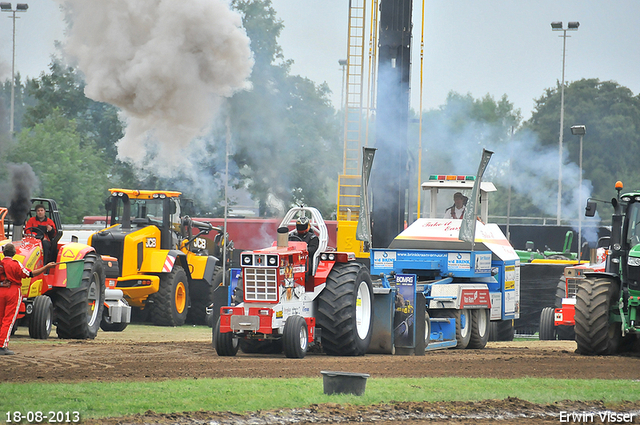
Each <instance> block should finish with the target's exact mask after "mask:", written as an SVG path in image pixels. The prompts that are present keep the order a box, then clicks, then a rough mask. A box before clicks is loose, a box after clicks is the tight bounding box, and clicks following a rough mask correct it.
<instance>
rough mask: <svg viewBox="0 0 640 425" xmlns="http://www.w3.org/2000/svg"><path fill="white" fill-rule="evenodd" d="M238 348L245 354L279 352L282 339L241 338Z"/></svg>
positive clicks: (280, 351)
mask: <svg viewBox="0 0 640 425" xmlns="http://www.w3.org/2000/svg"><path fill="white" fill-rule="evenodd" d="M240 349H241V350H242V352H243V353H245V354H280V353H282V349H283V347H282V339H241V340H240Z"/></svg>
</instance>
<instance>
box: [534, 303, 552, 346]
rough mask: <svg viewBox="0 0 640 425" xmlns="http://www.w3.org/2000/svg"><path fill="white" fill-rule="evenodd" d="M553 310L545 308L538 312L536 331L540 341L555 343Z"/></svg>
mask: <svg viewBox="0 0 640 425" xmlns="http://www.w3.org/2000/svg"><path fill="white" fill-rule="evenodd" d="M554 318H555V309H554V308H553V307H545V308H543V309H542V311H541V312H540V328H539V329H538V338H539V339H540V341H555V339H556V327H555V324H554V322H555V320H554Z"/></svg>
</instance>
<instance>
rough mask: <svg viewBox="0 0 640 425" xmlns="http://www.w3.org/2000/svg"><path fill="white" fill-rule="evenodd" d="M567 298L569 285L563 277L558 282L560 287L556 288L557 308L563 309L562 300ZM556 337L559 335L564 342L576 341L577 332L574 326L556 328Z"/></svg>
mask: <svg viewBox="0 0 640 425" xmlns="http://www.w3.org/2000/svg"><path fill="white" fill-rule="evenodd" d="M566 297H567V285H566V282H565V277H564V275H563V276H562V277H561V278H560V281H559V282H558V287H557V288H556V303H555V306H556V308H560V307H562V299H563V298H566ZM556 335H558V339H560V340H563V341H573V340H574V339H576V331H575V330H574V329H573V326H568V325H560V326H556Z"/></svg>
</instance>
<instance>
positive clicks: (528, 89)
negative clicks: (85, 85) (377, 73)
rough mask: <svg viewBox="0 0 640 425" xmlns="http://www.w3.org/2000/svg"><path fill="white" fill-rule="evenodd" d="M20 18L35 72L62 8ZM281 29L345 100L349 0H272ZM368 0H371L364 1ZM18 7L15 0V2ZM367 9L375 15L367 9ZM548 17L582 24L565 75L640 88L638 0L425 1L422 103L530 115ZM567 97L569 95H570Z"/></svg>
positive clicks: (301, 69)
mask: <svg viewBox="0 0 640 425" xmlns="http://www.w3.org/2000/svg"><path fill="white" fill-rule="evenodd" d="M25 1H27V2H28V4H29V10H28V11H27V12H26V13H19V14H17V16H18V17H19V18H20V19H16V71H17V72H20V73H21V74H22V75H23V76H29V77H37V76H38V75H39V74H40V72H42V71H45V70H46V69H47V66H48V64H49V63H50V55H51V54H52V53H53V52H54V51H55V48H54V42H55V41H56V40H62V39H63V37H64V24H63V22H62V14H61V13H60V12H59V11H58V6H57V4H56V3H55V2H54V1H53V0H31V1H29V0H25ZM272 1H273V6H274V8H275V9H276V11H277V14H278V17H279V18H280V19H282V21H283V22H284V25H285V29H284V30H283V32H282V34H281V37H280V39H279V42H280V45H281V46H282V48H283V50H284V55H285V57H286V58H287V59H293V60H294V61H295V63H294V65H293V68H292V71H293V73H295V74H300V75H302V76H305V77H308V78H310V79H311V80H313V81H315V82H316V83H321V82H323V81H326V82H327V83H328V84H329V87H330V88H331V90H332V91H333V96H332V100H333V102H334V104H335V105H336V106H337V105H338V104H339V103H340V102H341V83H342V69H341V67H340V66H339V65H338V60H340V59H345V58H346V48H347V17H348V3H349V2H348V0H322V1H310V0H272ZM367 3H368V2H367ZM12 4H13V5H14V6H15V2H12ZM421 9H422V2H421V1H414V18H413V25H414V30H413V45H412V57H413V65H412V82H411V86H412V106H413V107H414V108H416V109H417V108H418V105H419V92H420V87H419V86H420V38H421V34H422V28H421V19H422V10H421ZM367 12H368V13H369V11H367ZM0 18H3V19H2V20H0V40H2V43H1V46H0V77H1V78H2V79H3V80H4V79H5V78H8V77H9V76H10V74H11V37H12V20H11V14H10V13H2V14H1V15H0ZM552 21H563V22H564V24H565V26H566V23H567V22H568V21H579V22H580V28H579V30H578V31H576V32H568V35H570V36H571V37H570V38H567V48H566V65H565V79H566V81H568V82H570V81H574V80H578V79H581V78H599V79H601V80H614V81H617V82H618V83H619V84H621V85H623V86H626V87H628V88H630V89H631V90H632V91H633V93H634V94H638V92H640V42H639V39H640V26H639V22H640V1H639V0H616V1H604V0H562V1H560V0H529V1H525V0H486V1H478V0H425V25H424V58H425V59H424V72H423V81H424V83H423V108H424V109H431V108H437V107H438V106H439V105H442V104H443V103H444V101H445V99H446V96H447V93H448V92H449V91H452V90H453V91H456V92H458V93H462V94H466V93H470V94H471V95H472V96H473V97H474V98H479V97H482V96H484V95H485V94H490V95H492V96H494V97H495V98H496V99H498V98H500V97H501V96H502V95H503V94H506V95H507V96H508V98H509V100H510V101H511V102H512V103H514V105H515V107H516V108H520V109H521V112H522V114H523V116H524V118H525V119H527V118H529V117H530V115H531V111H532V109H533V106H534V101H533V99H534V98H538V97H540V96H541V95H542V94H543V92H544V89H545V88H548V87H553V86H555V84H556V81H558V80H560V79H561V76H562V38H561V37H559V35H560V34H562V33H561V32H553V31H551V26H550V23H551V22H552ZM566 102H570V99H566Z"/></svg>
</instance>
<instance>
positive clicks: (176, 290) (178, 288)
mask: <svg viewBox="0 0 640 425" xmlns="http://www.w3.org/2000/svg"><path fill="white" fill-rule="evenodd" d="M149 301H151V312H150V316H151V321H152V322H153V324H154V325H157V326H182V325H184V322H185V321H186V320H187V313H188V311H189V282H188V281H187V274H186V273H185V271H184V269H183V268H182V267H181V266H178V265H175V266H174V267H173V270H171V273H165V274H162V275H161V276H160V288H159V289H158V292H156V293H155V294H152V295H150V296H149Z"/></svg>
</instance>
